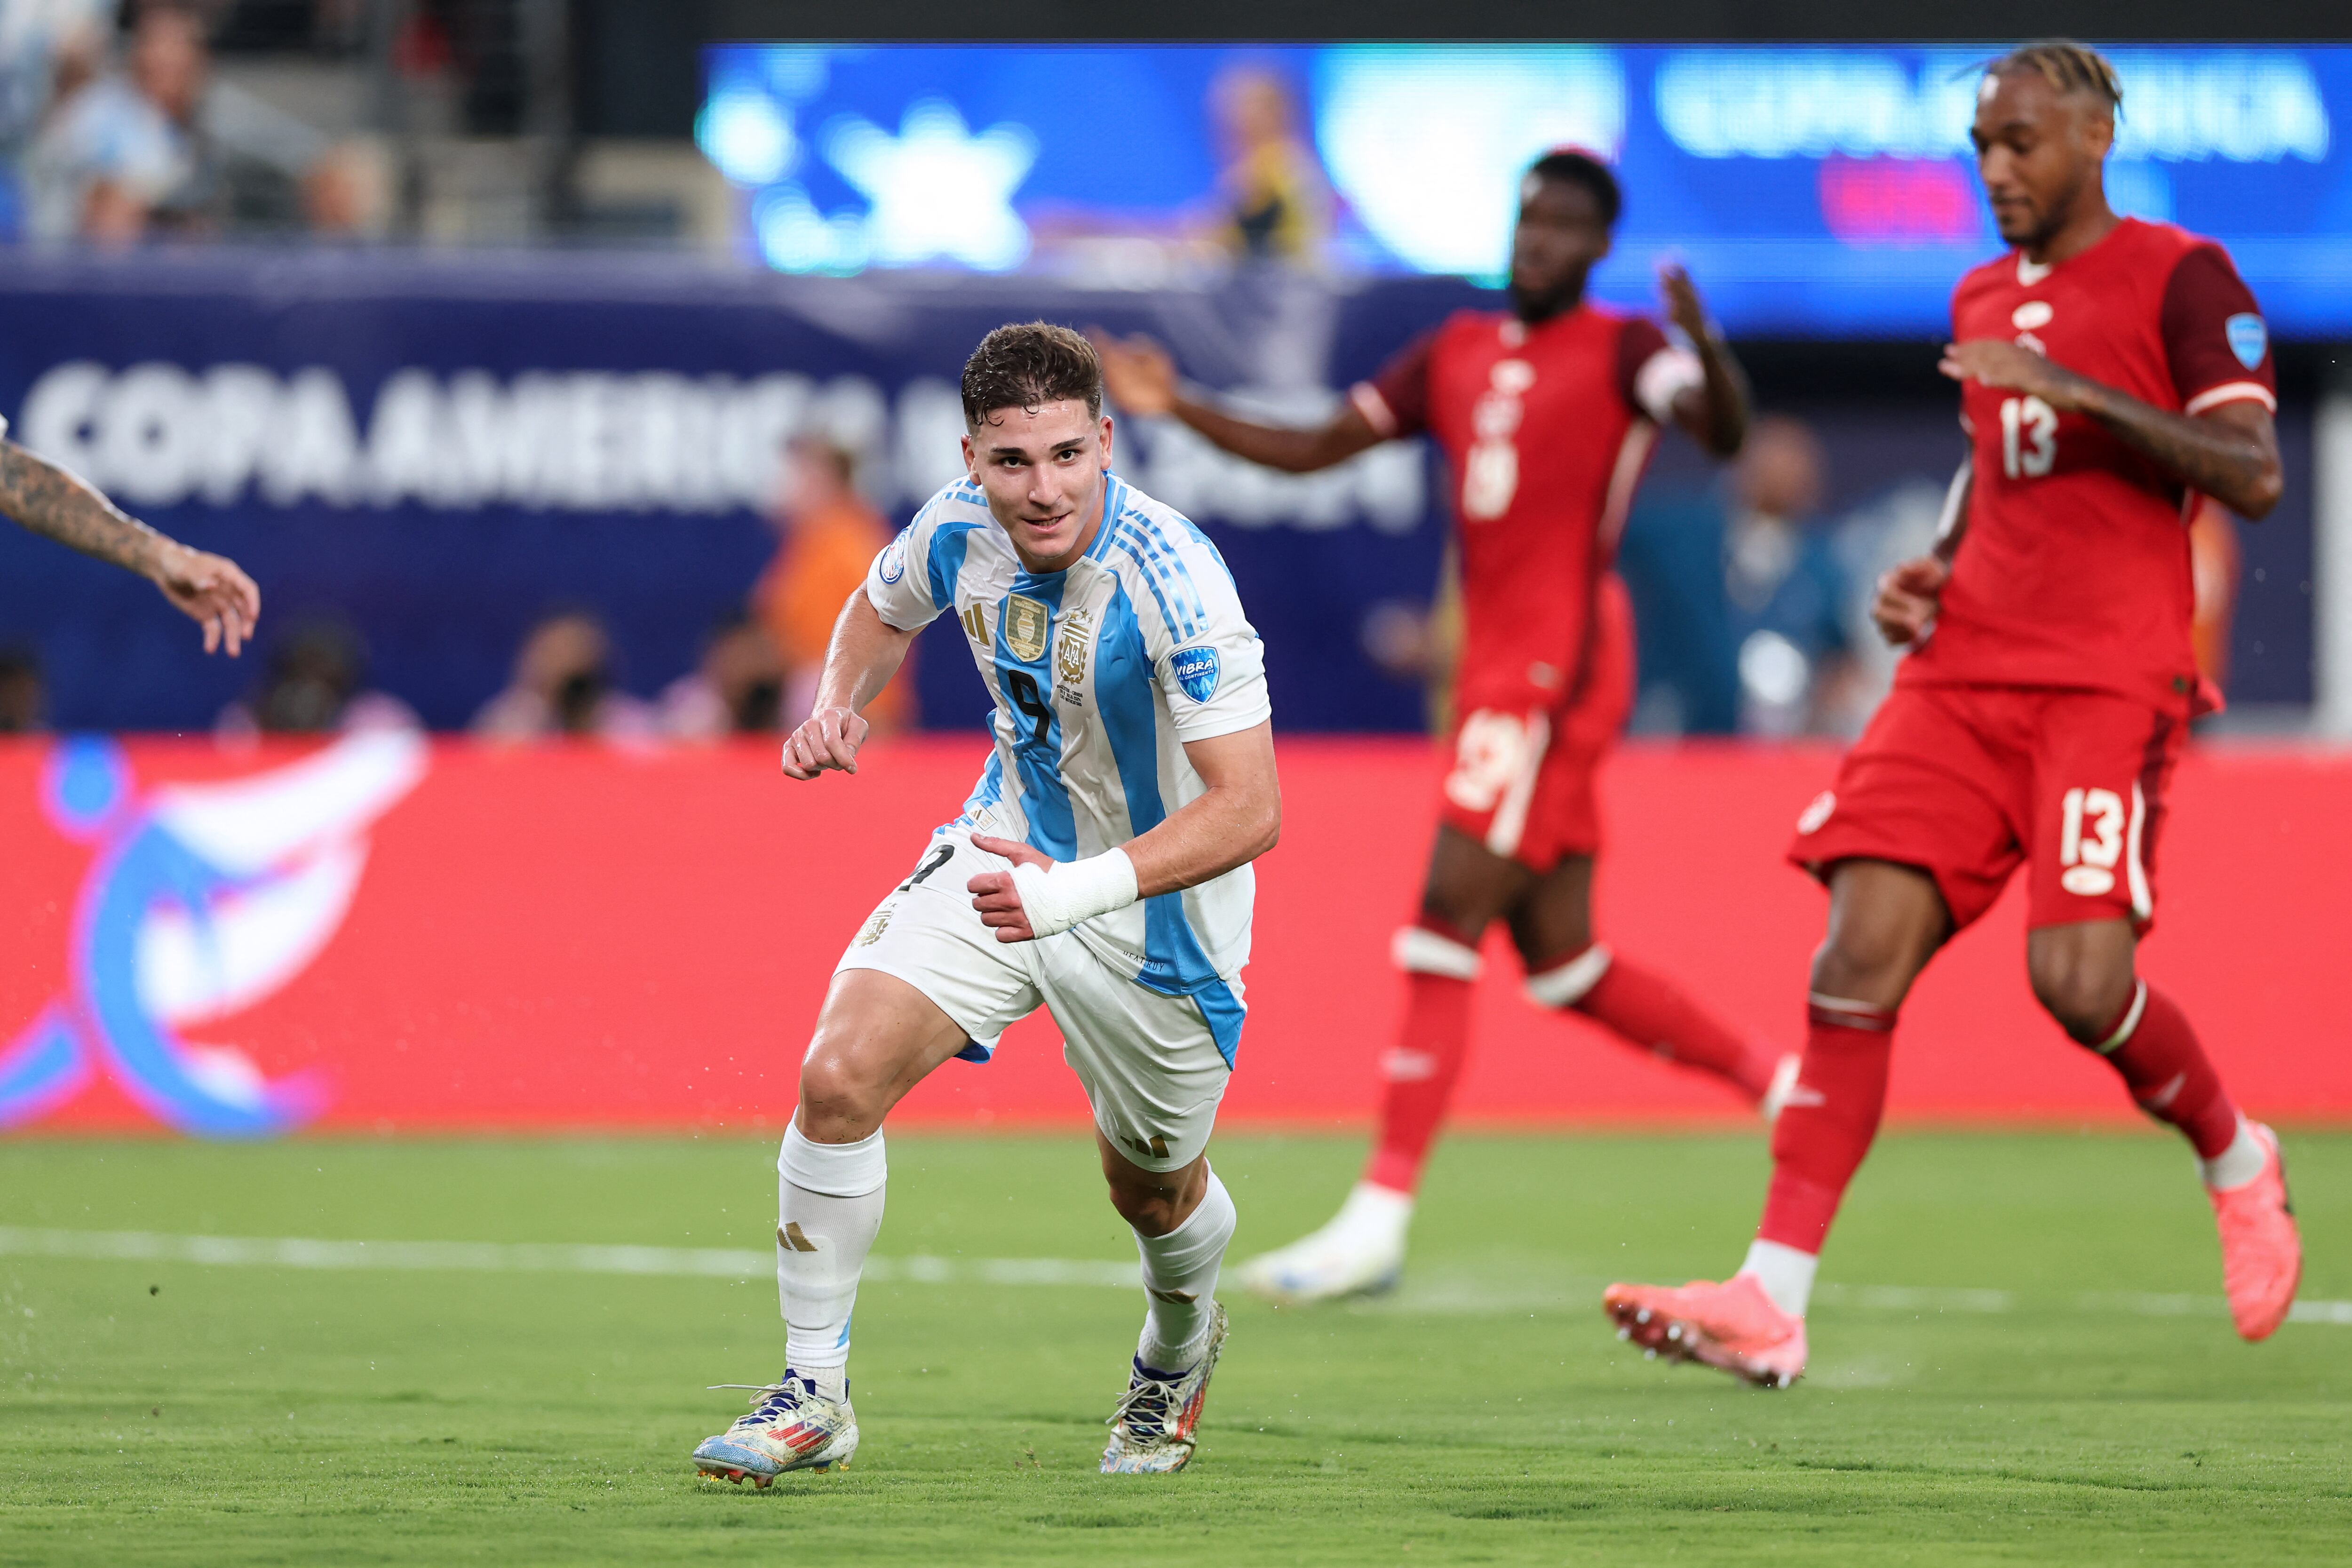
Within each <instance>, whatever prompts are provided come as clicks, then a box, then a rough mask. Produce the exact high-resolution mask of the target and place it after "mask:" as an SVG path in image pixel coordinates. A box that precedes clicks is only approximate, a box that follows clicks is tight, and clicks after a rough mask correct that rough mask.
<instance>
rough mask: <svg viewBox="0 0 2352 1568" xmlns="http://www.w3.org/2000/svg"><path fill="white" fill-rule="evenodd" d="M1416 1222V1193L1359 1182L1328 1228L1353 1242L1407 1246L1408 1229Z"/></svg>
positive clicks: (1372, 1245) (1383, 1245) (1349, 1193)
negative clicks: (1414, 1215) (1414, 1207)
mask: <svg viewBox="0 0 2352 1568" xmlns="http://www.w3.org/2000/svg"><path fill="white" fill-rule="evenodd" d="M1410 1225H1412V1194H1411V1193H1401V1192H1398V1191H1397V1190H1396V1189H1395V1188H1394V1187H1383V1186H1381V1184H1378V1183H1377V1182H1358V1183H1357V1184H1355V1185H1354V1186H1353V1187H1351V1188H1349V1190H1348V1201H1347V1202H1346V1203H1343V1204H1341V1205H1339V1214H1338V1215H1335V1216H1333V1218H1332V1220H1331V1223H1330V1224H1329V1225H1328V1226H1325V1227H1324V1228H1325V1229H1326V1230H1328V1231H1332V1232H1337V1233H1339V1234H1340V1235H1343V1236H1345V1237H1347V1238H1348V1239H1349V1241H1350V1242H1352V1243H1356V1244H1359V1245H1361V1246H1366V1247H1382V1248H1387V1247H1402V1246H1403V1245H1404V1233H1405V1228H1406V1227H1407V1226H1410Z"/></svg>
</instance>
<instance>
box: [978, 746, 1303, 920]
mask: <svg viewBox="0 0 2352 1568" xmlns="http://www.w3.org/2000/svg"><path fill="white" fill-rule="evenodd" d="M1184 755H1185V756H1186V757H1187V758H1189V759H1190V760H1191V762H1192V768H1193V771H1194V772H1196V773H1199V774H1200V775H1201V780H1202V783H1203V784H1207V785H1208V786H1209V787H1208V788H1207V789H1205V790H1203V791H1202V793H1201V794H1200V795H1198V796H1197V797H1196V798H1194V799H1193V800H1192V801H1190V802H1188V803H1186V804H1185V805H1181V806H1180V807H1178V808H1177V809H1176V810H1175V811H1174V812H1173V813H1171V815H1170V816H1168V818H1167V819H1166V820H1165V821H1163V822H1161V823H1160V826H1157V827H1154V828H1153V829H1151V831H1150V832H1149V833H1145V834H1142V835H1139V837H1135V838H1131V839H1129V841H1128V842H1127V843H1126V844H1125V845H1123V846H1122V847H1119V848H1118V849H1113V850H1109V851H1108V852H1106V853H1104V854H1101V855H1097V856H1095V857H1093V858H1090V859H1087V860H1080V861H1076V862H1066V863H1063V864H1060V865H1056V864H1055V862H1053V861H1051V860H1048V859H1047V858H1045V856H1043V855H1040V854H1039V853H1037V851H1036V850H1034V849H1032V848H1031V847H1029V846H1027V845H1026V844H1022V843H1018V842H1016V841H1014V840H1013V839H1010V838H990V837H983V836H982V835H978V834H975V835H973V837H972V843H973V844H974V845H976V846H977V847H980V848H982V849H985V850H986V851H988V852H989V853H990V854H992V855H1002V856H1003V857H1004V858H1006V859H1008V860H1010V861H1012V862H1013V870H1011V871H1010V872H1005V871H986V872H982V874H981V875H979V876H977V877H974V878H973V879H971V883H970V891H971V895H972V904H973V907H975V908H976V909H978V910H980V918H981V919H982V921H985V922H986V923H987V924H989V925H991V926H993V927H994V928H995V929H996V940H997V941H999V942H1028V941H1031V940H1032V939H1033V938H1034V937H1036V936H1037V935H1039V934H1041V931H1040V927H1041V926H1042V927H1043V928H1044V929H1043V931H1042V934H1045V935H1049V936H1050V935H1052V934H1053V933H1054V932H1055V931H1066V930H1068V929H1069V928H1070V926H1072V925H1076V923H1077V922H1078V921H1080V920H1088V919H1092V918H1093V917H1094V916H1095V915H1097V914H1102V913H1106V912H1108V910H1114V909H1120V908H1123V907H1125V906H1126V905H1128V904H1130V903H1133V902H1135V901H1136V900H1139V899H1149V898H1155V897H1157V896H1158V895H1160V894H1161V893H1172V892H1174V891H1176V890H1177V889H1180V888H1194V887H1198V886H1200V885H1201V884H1202V882H1206V881H1211V880H1213V879H1216V878H1218V877H1222V876H1223V875H1224V874H1225V873H1226V872H1228V871H1230V870H1232V869H1234V868H1235V867H1237V866H1246V865H1248V864H1249V863H1250V862H1251V861H1253V860H1255V859H1256V858H1258V857H1259V856H1261V855H1263V854H1265V852H1266V851H1267V850H1269V849H1271V848H1273V847H1274V846H1275V841H1276V839H1277V838H1279V837H1281V836H1282V785H1281V783H1280V781H1279V780H1278V778H1277V777H1276V773H1275V765H1274V726H1273V724H1272V723H1271V722H1268V723H1263V724H1256V725H1253V726H1252V727H1251V728H1249V729H1246V730H1242V731H1235V732H1234V733H1233V734H1230V735H1219V736H1216V737H1214V738H1213V739H1211V740H1206V741H1188V742H1185V743H1184ZM1074 914H1075V915H1076V919H1069V918H1068V917H1069V916H1071V915H1074Z"/></svg>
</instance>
